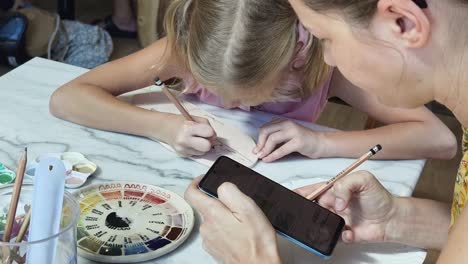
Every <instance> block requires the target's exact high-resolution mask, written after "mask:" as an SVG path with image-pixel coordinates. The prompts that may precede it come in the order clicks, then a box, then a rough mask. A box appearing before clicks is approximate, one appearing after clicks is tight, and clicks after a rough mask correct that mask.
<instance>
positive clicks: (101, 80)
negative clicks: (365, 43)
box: [50, 0, 456, 162]
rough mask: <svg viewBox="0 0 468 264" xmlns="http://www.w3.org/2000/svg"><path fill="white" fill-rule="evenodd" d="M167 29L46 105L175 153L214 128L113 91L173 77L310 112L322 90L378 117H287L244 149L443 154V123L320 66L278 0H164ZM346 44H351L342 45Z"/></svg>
mask: <svg viewBox="0 0 468 264" xmlns="http://www.w3.org/2000/svg"><path fill="white" fill-rule="evenodd" d="M165 20H166V21H165V25H166V32H167V37H166V38H162V39H160V40H158V41H157V42H155V43H154V44H153V45H151V46H149V47H147V48H145V49H143V50H141V51H139V52H136V53H135V54H132V55H129V56H127V57H125V58H122V59H119V60H116V61H113V62H110V63H108V64H105V65H103V66H101V67H98V68H96V69H94V70H92V71H90V72H88V73H86V74H84V75H82V76H80V77H78V78H77V79H75V80H73V81H71V82H70V83H68V84H65V85H64V86H63V87H61V88H60V89H58V90H57V91H56V92H55V93H54V94H53V96H52V98H51V102H50V108H51V112H52V113H53V114H54V115H56V116H58V117H60V118H63V119H67V120H70V121H72V122H76V123H79V124H83V125H86V126H91V127H95V128H99V129H105V130H111V131H117V132H122V133H128V134H135V135H140V136H145V137H148V138H151V139H154V140H158V141H163V142H165V143H167V144H170V145H171V146H172V147H173V148H174V149H175V150H176V151H177V152H178V153H179V154H181V155H183V156H191V155H203V154H205V153H206V152H207V151H209V150H210V149H211V138H212V137H213V136H215V133H214V131H213V129H212V128H211V126H210V125H209V123H208V121H207V120H205V119H202V118H198V119H196V122H190V121H186V120H185V119H184V118H183V117H182V116H180V115H173V114H167V113H160V112H154V111H147V110H144V109H141V108H138V107H135V106H132V105H128V104H126V103H124V102H121V101H119V100H117V99H116V96H118V95H121V94H123V93H126V92H129V91H133V90H136V89H139V88H142V87H145V86H147V85H150V84H152V82H153V80H154V78H155V76H158V77H160V78H161V79H163V80H168V79H172V78H177V79H180V80H182V81H181V82H180V83H179V85H181V87H180V88H181V89H183V91H184V92H185V93H187V94H196V95H197V96H198V97H199V98H200V100H201V101H203V102H206V103H209V104H214V105H217V106H220V107H225V108H233V107H238V108H241V109H244V110H249V109H251V108H256V109H258V110H261V111H267V112H271V113H275V114H279V115H282V116H283V117H285V118H293V119H299V120H304V121H308V122H314V121H315V120H316V119H317V118H318V116H319V115H320V113H321V112H322V110H323V108H324V106H325V104H326V102H327V99H328V98H329V97H334V96H336V97H339V98H341V99H342V100H344V101H346V102H347V103H349V104H350V105H352V106H354V107H356V108H357V109H359V110H362V111H363V112H365V113H367V114H369V115H370V116H372V117H373V118H375V119H377V120H378V121H381V122H382V123H385V124H386V126H383V127H379V128H376V129H371V130H363V131H340V132H317V131H312V130H310V129H307V128H304V127H302V126H300V125H298V124H296V123H294V122H293V121H290V120H288V119H280V120H274V121H272V122H271V123H268V124H265V125H264V126H263V127H262V128H261V130H260V131H259V138H258V144H257V146H256V148H255V149H254V150H253V151H254V153H257V154H258V156H259V157H260V158H261V159H263V160H264V161H266V162H270V161H274V160H276V159H279V158H281V157H283V156H285V155H287V154H289V153H292V152H299V153H301V154H303V155H305V156H307V157H310V158H322V157H323V158H325V157H357V156H359V155H361V154H362V153H364V152H365V151H367V149H368V148H369V146H373V145H375V144H376V143H380V144H382V145H383V146H384V147H385V148H384V151H383V152H382V153H381V154H379V158H388V159H395V158H398V159H404V158H450V157H452V156H453V155H454V153H455V150H456V147H455V146H456V141H455V138H454V136H453V135H452V133H451V132H450V131H449V130H448V129H447V128H446V127H445V126H444V125H443V124H442V123H441V122H440V121H439V120H438V119H437V118H436V117H435V116H434V115H433V114H432V113H430V112H429V111H428V110H427V109H425V108H418V109H411V110H407V109H398V108H392V107H389V106H385V105H383V104H381V103H380V102H379V101H378V100H377V99H376V98H375V97H373V96H371V95H369V94H367V93H365V92H364V91H362V90H361V89H359V88H358V87H356V86H353V85H351V84H350V82H348V81H347V80H345V79H344V78H343V77H342V75H341V74H340V72H339V71H337V70H333V69H330V68H329V67H327V66H326V64H325V61H324V59H325V60H326V59H327V58H323V55H322V47H321V43H320V42H319V41H318V40H317V39H316V38H314V37H312V36H311V35H309V34H308V33H307V32H306V31H305V30H304V28H303V27H302V26H301V25H300V24H298V22H297V18H296V16H295V14H294V11H293V10H292V8H291V7H290V5H289V4H288V2H287V1H284V0H272V1H264V0H239V1H233V0H174V1H172V2H171V5H170V7H169V8H168V11H167V14H166V16H165ZM349 52H350V53H352V52H353V51H351V50H350V51H349Z"/></svg>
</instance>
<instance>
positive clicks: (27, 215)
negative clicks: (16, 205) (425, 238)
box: [16, 208, 32, 243]
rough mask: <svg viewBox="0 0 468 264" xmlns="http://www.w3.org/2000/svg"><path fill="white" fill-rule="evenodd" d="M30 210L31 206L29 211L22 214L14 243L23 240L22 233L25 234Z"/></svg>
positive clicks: (29, 219)
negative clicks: (22, 217)
mask: <svg viewBox="0 0 468 264" xmlns="http://www.w3.org/2000/svg"><path fill="white" fill-rule="evenodd" d="M31 211H32V208H29V211H28V212H27V213H26V215H25V216H24V219H23V223H22V224H21V228H20V231H19V233H18V236H17V237H16V243H21V241H23V238H24V235H25V234H26V231H27V230H28V227H29V222H30V221H31Z"/></svg>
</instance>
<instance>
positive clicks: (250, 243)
mask: <svg viewBox="0 0 468 264" xmlns="http://www.w3.org/2000/svg"><path fill="white" fill-rule="evenodd" d="M201 179H202V177H198V178H196V179H195V180H194V181H193V182H192V183H191V184H190V186H189V187H188V189H187V190H186V192H185V199H186V200H187V201H188V202H189V203H190V204H191V205H192V206H193V207H194V208H195V209H196V210H197V211H198V212H199V213H200V214H201V216H202V219H203V222H202V224H201V226H200V235H201V236H202V238H203V248H204V249H205V250H206V251H207V252H208V253H209V254H210V255H211V256H213V258H215V259H216V261H217V262H219V263H273V264H274V263H280V262H281V261H280V257H279V253H278V247H277V242H276V233H275V230H274V229H273V226H272V225H271V224H270V222H269V221H268V219H267V218H266V216H265V215H264V214H263V212H262V210H261V209H260V208H259V207H258V206H257V205H256V204H255V202H254V201H253V200H252V199H251V198H250V197H248V196H246V195H245V194H243V193H242V192H241V191H240V190H239V189H238V188H237V187H236V186H235V185H234V184H231V183H224V184H222V185H221V186H220V187H219V188H218V198H219V200H218V199H215V198H212V197H210V196H208V195H206V194H205V193H203V192H201V191H200V190H199V189H198V184H199V182H200V180H201Z"/></svg>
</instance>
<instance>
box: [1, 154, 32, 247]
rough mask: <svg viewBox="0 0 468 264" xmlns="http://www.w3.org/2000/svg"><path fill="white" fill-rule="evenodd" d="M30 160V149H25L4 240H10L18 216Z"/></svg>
mask: <svg viewBox="0 0 468 264" xmlns="http://www.w3.org/2000/svg"><path fill="white" fill-rule="evenodd" d="M27 161H28V149H27V148H25V149H24V153H23V155H22V156H21V158H20V160H19V164H18V168H17V170H16V180H15V184H14V186H13V193H12V196H11V201H10V208H9V210H8V216H7V222H6V225H5V231H4V233H3V241H4V242H10V238H11V230H12V228H13V224H14V221H15V216H16V209H17V207H18V200H19V197H20V194H21V187H22V185H23V178H24V171H25V169H26V163H27Z"/></svg>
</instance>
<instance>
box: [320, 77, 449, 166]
mask: <svg viewBox="0 0 468 264" xmlns="http://www.w3.org/2000/svg"><path fill="white" fill-rule="evenodd" d="M331 85H332V87H331V92H330V96H337V97H339V98H341V99H342V100H344V101H345V102H347V103H348V104H350V105H351V106H353V107H355V108H357V109H359V110H361V111H363V112H365V113H367V114H368V115H369V116H370V117H372V118H374V119H376V120H378V121H380V122H382V123H384V124H386V125H385V126H383V127H379V128H375V129H369V130H362V131H343V132H333V133H322V140H323V141H324V144H325V147H324V148H323V149H325V153H322V156H323V157H357V156H359V155H361V153H364V152H365V151H366V150H367V149H368V148H369V146H373V145H375V144H381V145H382V146H383V147H384V149H383V151H382V152H381V153H380V154H379V155H378V158H381V159H413V158H436V159H450V158H452V157H453V156H454V155H455V153H456V150H457V141H456V139H455V136H454V135H453V134H452V132H451V131H450V130H449V129H448V128H447V127H446V126H445V125H444V124H443V123H442V122H441V121H440V120H439V119H438V118H437V117H436V116H435V115H434V114H432V113H431V112H430V111H429V110H428V109H426V108H425V107H421V108H417V109H400V108H392V107H388V106H386V105H383V104H382V103H380V102H379V101H378V99H377V98H376V97H374V96H371V95H370V94H368V93H366V92H364V91H363V90H361V89H359V88H357V87H356V86H354V85H352V84H351V83H350V82H349V81H347V80H346V79H345V78H344V77H343V76H342V75H341V73H340V72H339V71H338V70H336V71H335V72H334V76H333V79H332V84H331Z"/></svg>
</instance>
